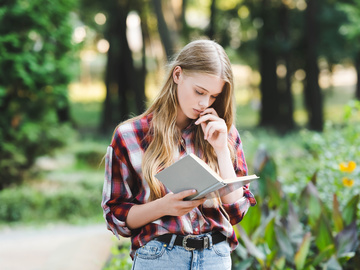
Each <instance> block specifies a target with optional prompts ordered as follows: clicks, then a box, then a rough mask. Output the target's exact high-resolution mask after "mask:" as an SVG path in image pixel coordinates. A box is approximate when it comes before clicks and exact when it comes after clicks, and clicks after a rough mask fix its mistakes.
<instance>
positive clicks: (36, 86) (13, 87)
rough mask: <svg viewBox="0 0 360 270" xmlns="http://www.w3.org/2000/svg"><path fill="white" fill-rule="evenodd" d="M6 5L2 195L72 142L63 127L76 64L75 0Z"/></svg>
mask: <svg viewBox="0 0 360 270" xmlns="http://www.w3.org/2000/svg"><path fill="white" fill-rule="evenodd" d="M6 2H7V3H6V4H5V5H1V7H0V55H1V57H0V69H1V73H0V114H1V118H0V190H1V189H3V188H4V187H6V186H8V185H9V184H10V183H17V182H19V181H21V180H22V179H23V176H24V172H25V171H26V170H27V169H28V168H29V167H30V166H31V165H32V164H33V162H34V160H35V158H36V157H38V156H40V155H43V154H46V153H49V152H50V151H51V150H52V149H54V148H55V147H59V146H61V145H63V144H64V142H65V139H66V138H68V137H69V132H70V127H69V126H68V125H66V124H63V122H64V121H65V120H67V118H68V117H67V108H68V98H67V85H68V84H69V82H70V80H71V78H72V77H73V74H74V71H73V68H72V67H74V64H73V63H74V62H75V61H74V59H75V58H74V54H73V52H74V45H73V44H72V42H71V40H72V32H73V31H72V26H71V17H70V15H71V11H72V10H73V9H74V7H75V3H76V0H62V1H50V0H37V1H22V0H12V1H6ZM65 134H66V136H64V135H65Z"/></svg>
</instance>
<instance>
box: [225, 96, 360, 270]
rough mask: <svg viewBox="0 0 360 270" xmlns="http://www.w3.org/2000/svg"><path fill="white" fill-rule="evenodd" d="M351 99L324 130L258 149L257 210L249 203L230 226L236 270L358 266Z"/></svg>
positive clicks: (359, 152) (355, 130) (356, 151)
mask: <svg viewBox="0 0 360 270" xmlns="http://www.w3.org/2000/svg"><path fill="white" fill-rule="evenodd" d="M354 104H357V102H350V103H349V105H347V106H346V108H345V116H344V117H345V119H344V123H345V124H343V125H341V126H335V125H332V124H329V123H328V124H327V128H326V129H325V131H324V133H322V134H319V133H313V132H308V131H306V132H301V133H300V134H299V135H297V137H296V139H295V135H294V134H290V135H288V136H290V141H296V144H297V145H298V144H299V141H300V142H301V144H300V148H294V149H292V148H291V151H289V149H290V147H289V146H290V144H289V142H288V139H289V138H287V136H285V137H283V138H282V139H281V140H280V141H281V143H282V144H283V145H284V147H283V148H282V147H279V145H278V144H277V143H276V142H275V141H274V140H270V142H271V147H270V146H269V148H268V150H267V151H266V150H265V147H264V146H262V147H261V148H260V149H259V151H258V153H257V154H256V155H255V161H254V163H253V167H254V170H255V172H256V173H257V174H259V175H260V176H261V179H260V180H259V181H257V183H254V184H252V190H253V192H254V193H255V194H257V202H258V205H257V206H256V207H255V208H258V210H256V211H254V210H253V208H251V209H250V210H249V212H248V214H247V216H246V218H245V220H244V221H243V222H242V223H240V224H238V225H237V226H236V233H237V235H238V236H239V240H240V246H239V248H238V250H236V252H234V253H233V254H232V258H233V263H234V269H246V268H244V263H245V262H246V267H247V268H248V269H330V268H329V267H330V266H331V269H356V267H357V266H358V263H359V260H360V247H359V235H360V230H359V215H360V208H359V202H360V195H359V193H360V192H359V191H360V185H359V184H360V183H359V181H360V170H359V168H358V166H359V163H360V148H359V147H360V146H359V143H358V142H359V141H360V137H359V136H360V135H359V134H360V133H359V132H360V130H359V124H358V122H354V121H353V119H354V116H355V115H357V113H359V112H360V110H359V109H358V108H357V106H356V105H354ZM245 137H247V138H252V139H254V137H250V135H247V136H245ZM261 138H264V137H261ZM243 141H246V138H245V139H244V138H243ZM301 146H305V148H304V149H303V150H301ZM272 147H273V148H272ZM269 149H271V150H269ZM270 153H271V154H270ZM273 153H274V154H273ZM340 164H342V165H340ZM354 164H355V165H356V166H355V165H354ZM344 177H346V178H349V179H351V180H353V181H344V180H343V178H344ZM275 189H276V190H277V194H276V193H275V191H274V190H275ZM279 198H280V201H281V203H278V201H279ZM252 215H255V218H253V217H252ZM259 220H261V222H260V223H259Z"/></svg>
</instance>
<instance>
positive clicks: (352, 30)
mask: <svg viewBox="0 0 360 270" xmlns="http://www.w3.org/2000/svg"><path fill="white" fill-rule="evenodd" d="M336 7H337V9H338V10H340V11H342V12H344V13H345V14H346V15H347V19H348V21H346V22H344V23H343V25H342V26H341V28H340V29H341V33H342V34H343V35H344V36H345V38H346V40H347V44H346V45H347V46H346V47H348V48H350V50H351V52H352V59H354V60H353V61H354V66H355V69H356V73H357V84H356V88H355V98H356V99H358V100H360V1H358V0H349V1H344V2H340V3H336Z"/></svg>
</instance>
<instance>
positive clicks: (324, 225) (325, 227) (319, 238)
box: [315, 214, 334, 253]
mask: <svg viewBox="0 0 360 270" xmlns="http://www.w3.org/2000/svg"><path fill="white" fill-rule="evenodd" d="M315 243H316V246H317V248H318V249H319V250H320V251H323V250H324V249H326V248H327V247H328V246H330V245H334V238H333V236H332V233H331V229H330V227H329V222H328V221H327V219H326V217H325V216H324V215H323V214H322V215H321V216H320V218H319V220H318V222H317V227H316V229H315ZM331 252H332V253H334V251H331Z"/></svg>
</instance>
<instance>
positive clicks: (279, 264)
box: [272, 256, 286, 270]
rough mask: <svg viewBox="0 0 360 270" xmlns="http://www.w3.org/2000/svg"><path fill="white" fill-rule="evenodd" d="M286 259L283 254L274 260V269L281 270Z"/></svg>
mask: <svg viewBox="0 0 360 270" xmlns="http://www.w3.org/2000/svg"><path fill="white" fill-rule="evenodd" d="M285 263H286V259H285V256H282V257H280V258H279V259H277V260H275V261H274V267H273V268H272V269H274V270H283V269H284V268H285Z"/></svg>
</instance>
